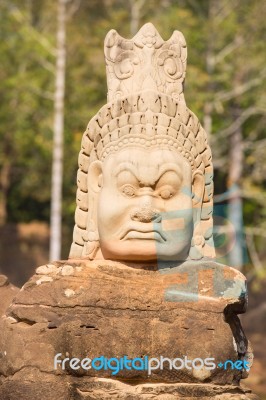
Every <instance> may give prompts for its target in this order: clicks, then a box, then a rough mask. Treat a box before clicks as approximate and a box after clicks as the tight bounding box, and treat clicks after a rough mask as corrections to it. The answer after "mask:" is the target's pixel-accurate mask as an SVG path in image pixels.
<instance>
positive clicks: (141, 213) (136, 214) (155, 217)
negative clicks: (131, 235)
mask: <svg viewBox="0 0 266 400" xmlns="http://www.w3.org/2000/svg"><path fill="white" fill-rule="evenodd" d="M130 217H131V219H132V220H133V221H138V222H161V220H162V217H161V214H160V212H159V211H158V210H155V209H153V208H151V207H141V208H137V209H135V210H134V211H132V212H131V214H130Z"/></svg>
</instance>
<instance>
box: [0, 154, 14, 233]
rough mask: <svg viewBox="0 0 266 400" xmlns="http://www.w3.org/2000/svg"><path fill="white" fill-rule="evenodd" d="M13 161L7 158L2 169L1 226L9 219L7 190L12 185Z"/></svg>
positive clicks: (0, 177)
mask: <svg viewBox="0 0 266 400" xmlns="http://www.w3.org/2000/svg"><path fill="white" fill-rule="evenodd" d="M10 172H11V162H10V161H9V160H6V161H5V162H4V165H3V166H2V169H1V171H0V226H1V225H4V224H5V223H6V220H7V192H8V188H9V185H10Z"/></svg>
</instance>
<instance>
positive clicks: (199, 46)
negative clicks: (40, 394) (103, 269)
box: [0, 0, 266, 259]
mask: <svg viewBox="0 0 266 400" xmlns="http://www.w3.org/2000/svg"><path fill="white" fill-rule="evenodd" d="M136 1H137V0H136ZM68 9H69V18H68V21H67V72H66V96H65V143H64V188H63V199H64V201H63V222H64V231H65V232H66V236H67V238H69V239H68V240H71V231H72V228H73V223H74V222H73V221H74V210H75V192H76V183H75V182H76V171H77V156H78V152H79V148H80V142H81V137H82V133H83V131H84V130H85V127H86V125H87V123H88V121H89V119H90V118H91V117H92V116H93V115H94V114H95V113H96V112H97V110H98V109H99V108H100V107H101V106H102V105H103V104H105V102H106V92H107V88H106V78H105V65H104V57H103V41H104V38H105V35H106V33H107V32H108V30H109V29H112V28H114V29H116V30H117V31H118V32H119V33H120V35H122V36H125V37H130V19H131V18H132V16H131V10H130V2H127V1H118V0H81V1H80V2H79V1H77V0H72V1H69V4H68ZM71 10H74V11H73V12H72V13H71ZM56 13H57V4H56V1H52V0H21V1H18V0H11V1H9V0H1V1H0V39H1V40H0V59H1V70H0V82H1V83H0V98H1V108H0V178H1V180H0V185H1V189H2V190H1V195H0V205H1V204H2V208H5V209H6V211H7V213H6V215H5V216H4V217H3V218H2V223H3V224H4V223H7V222H16V223H19V222H28V221H31V220H41V221H47V222H49V213H50V180H51V157H52V137H53V132H52V123H53V90H54V77H55V76H54V73H55V37H56ZM265 15H266V2H265V1H263V0H254V1H248V0H241V1H240V0H234V1H231V2H228V1H226V0H221V1H216V0H195V1H193V0H172V1H170V0H151V1H146V2H144V3H143V7H142V9H141V16H140V21H139V22H140V24H143V23H145V22H148V21H150V22H153V23H154V25H155V26H156V27H157V29H158V30H159V32H160V33H161V35H162V37H163V38H164V39H167V38H169V37H170V35H171V34H172V32H173V30H174V29H177V30H180V31H182V32H183V34H184V35H185V38H186V40H187V45H188V54H189V56H188V69H187V79H186V93H185V94H186V100H187V104H188V106H189V108H191V109H192V110H193V111H194V112H195V113H196V114H197V115H198V116H199V118H200V119H201V121H202V122H204V118H205V117H206V112H208V113H209V116H210V117H211V121H212V129H211V138H210V140H211V144H212V150H213V158H214V160H215V187H216V193H222V192H224V191H226V190H227V188H228V182H227V180H228V172H229V168H230V160H229V150H230V140H229V137H230V135H228V133H226V130H227V128H228V127H230V126H231V124H232V123H234V121H235V120H236V110H237V112H238V114H237V115H238V116H239V115H242V113H244V112H246V111H247V110H250V115H249V116H248V117H247V118H246V119H244V121H243V123H242V124H241V134H242V137H243V153H244V161H243V168H244V170H243V174H242V177H241V180H240V182H239V184H240V186H241V188H242V191H243V199H244V208H243V210H244V221H245V225H246V226H249V227H250V228H253V227H255V228H256V229H257V232H259V233H258V234H256V245H257V246H258V249H259V254H260V257H262V259H263V257H264V256H265V250H264V248H263V241H264V237H265V235H266V222H265V214H266V206H265V204H266V202H265V199H266V179H265V176H266V163H265V155H266V136H265V123H266V94H265V88H266V86H265V80H266V67H265V65H266V63H265V58H266V56H265V55H266V23H265ZM230 94H231V95H230ZM208 107H209V109H210V110H209V111H206V110H207V108H208ZM252 110H253V111H254V112H252ZM6 174H7V178H8V179H4V178H5V176H6ZM5 181H6V182H5ZM5 197H6V198H5ZM5 203H6V205H5ZM69 244H70V243H69V242H68V245H69Z"/></svg>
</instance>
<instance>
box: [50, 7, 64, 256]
mask: <svg viewBox="0 0 266 400" xmlns="http://www.w3.org/2000/svg"><path fill="white" fill-rule="evenodd" d="M57 20H58V21H57V23H58V25H57V56H56V79H55V95H54V144H53V163H52V189H51V219H50V229H51V234H50V260H59V259H60V258H61V224H62V181H63V137H64V96H65V64H66V50H65V36H66V34H65V24H66V0H58V15H57Z"/></svg>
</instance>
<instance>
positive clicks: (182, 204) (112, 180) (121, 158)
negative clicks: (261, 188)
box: [89, 148, 204, 261]
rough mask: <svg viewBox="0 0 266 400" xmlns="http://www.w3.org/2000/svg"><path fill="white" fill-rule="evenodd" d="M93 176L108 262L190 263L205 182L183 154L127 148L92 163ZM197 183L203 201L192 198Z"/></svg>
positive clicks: (197, 192) (99, 229)
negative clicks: (192, 168) (158, 261)
mask: <svg viewBox="0 0 266 400" xmlns="http://www.w3.org/2000/svg"><path fill="white" fill-rule="evenodd" d="M89 175H90V176H89V179H90V182H91V183H92V186H93V187H94V189H93V190H94V192H95V193H97V203H98V204H97V210H98V211H97V213H98V220H97V225H98V231H99V238H100V248H101V252H102V254H103V257H104V258H105V259H115V260H135V261H137V260H142V261H143V260H146V261H155V260H157V259H161V260H180V261H183V260H185V259H187V257H188V253H189V250H190V246H191V239H192V236H193V229H194V226H195V223H196V222H197V220H198V217H197V214H198V211H197V210H198V209H199V203H200V202H201V199H202V190H203V186H204V184H203V180H202V175H201V174H200V173H195V172H194V174H193V175H192V171H191V166H190V164H189V162H188V161H187V160H186V159H185V158H184V157H183V156H181V155H180V154H179V153H177V152H176V151H171V150H167V149H159V148H153V149H145V148H124V149H122V150H120V151H118V152H116V153H115V154H113V155H110V156H109V157H108V158H107V159H106V160H105V161H104V162H103V163H101V162H100V161H96V162H94V163H92V165H91V168H90V174H89ZM192 185H193V191H194V192H195V190H196V193H194V196H193V197H194V198H195V199H200V201H199V200H195V201H193V200H192ZM194 203H195V204H194Z"/></svg>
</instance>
